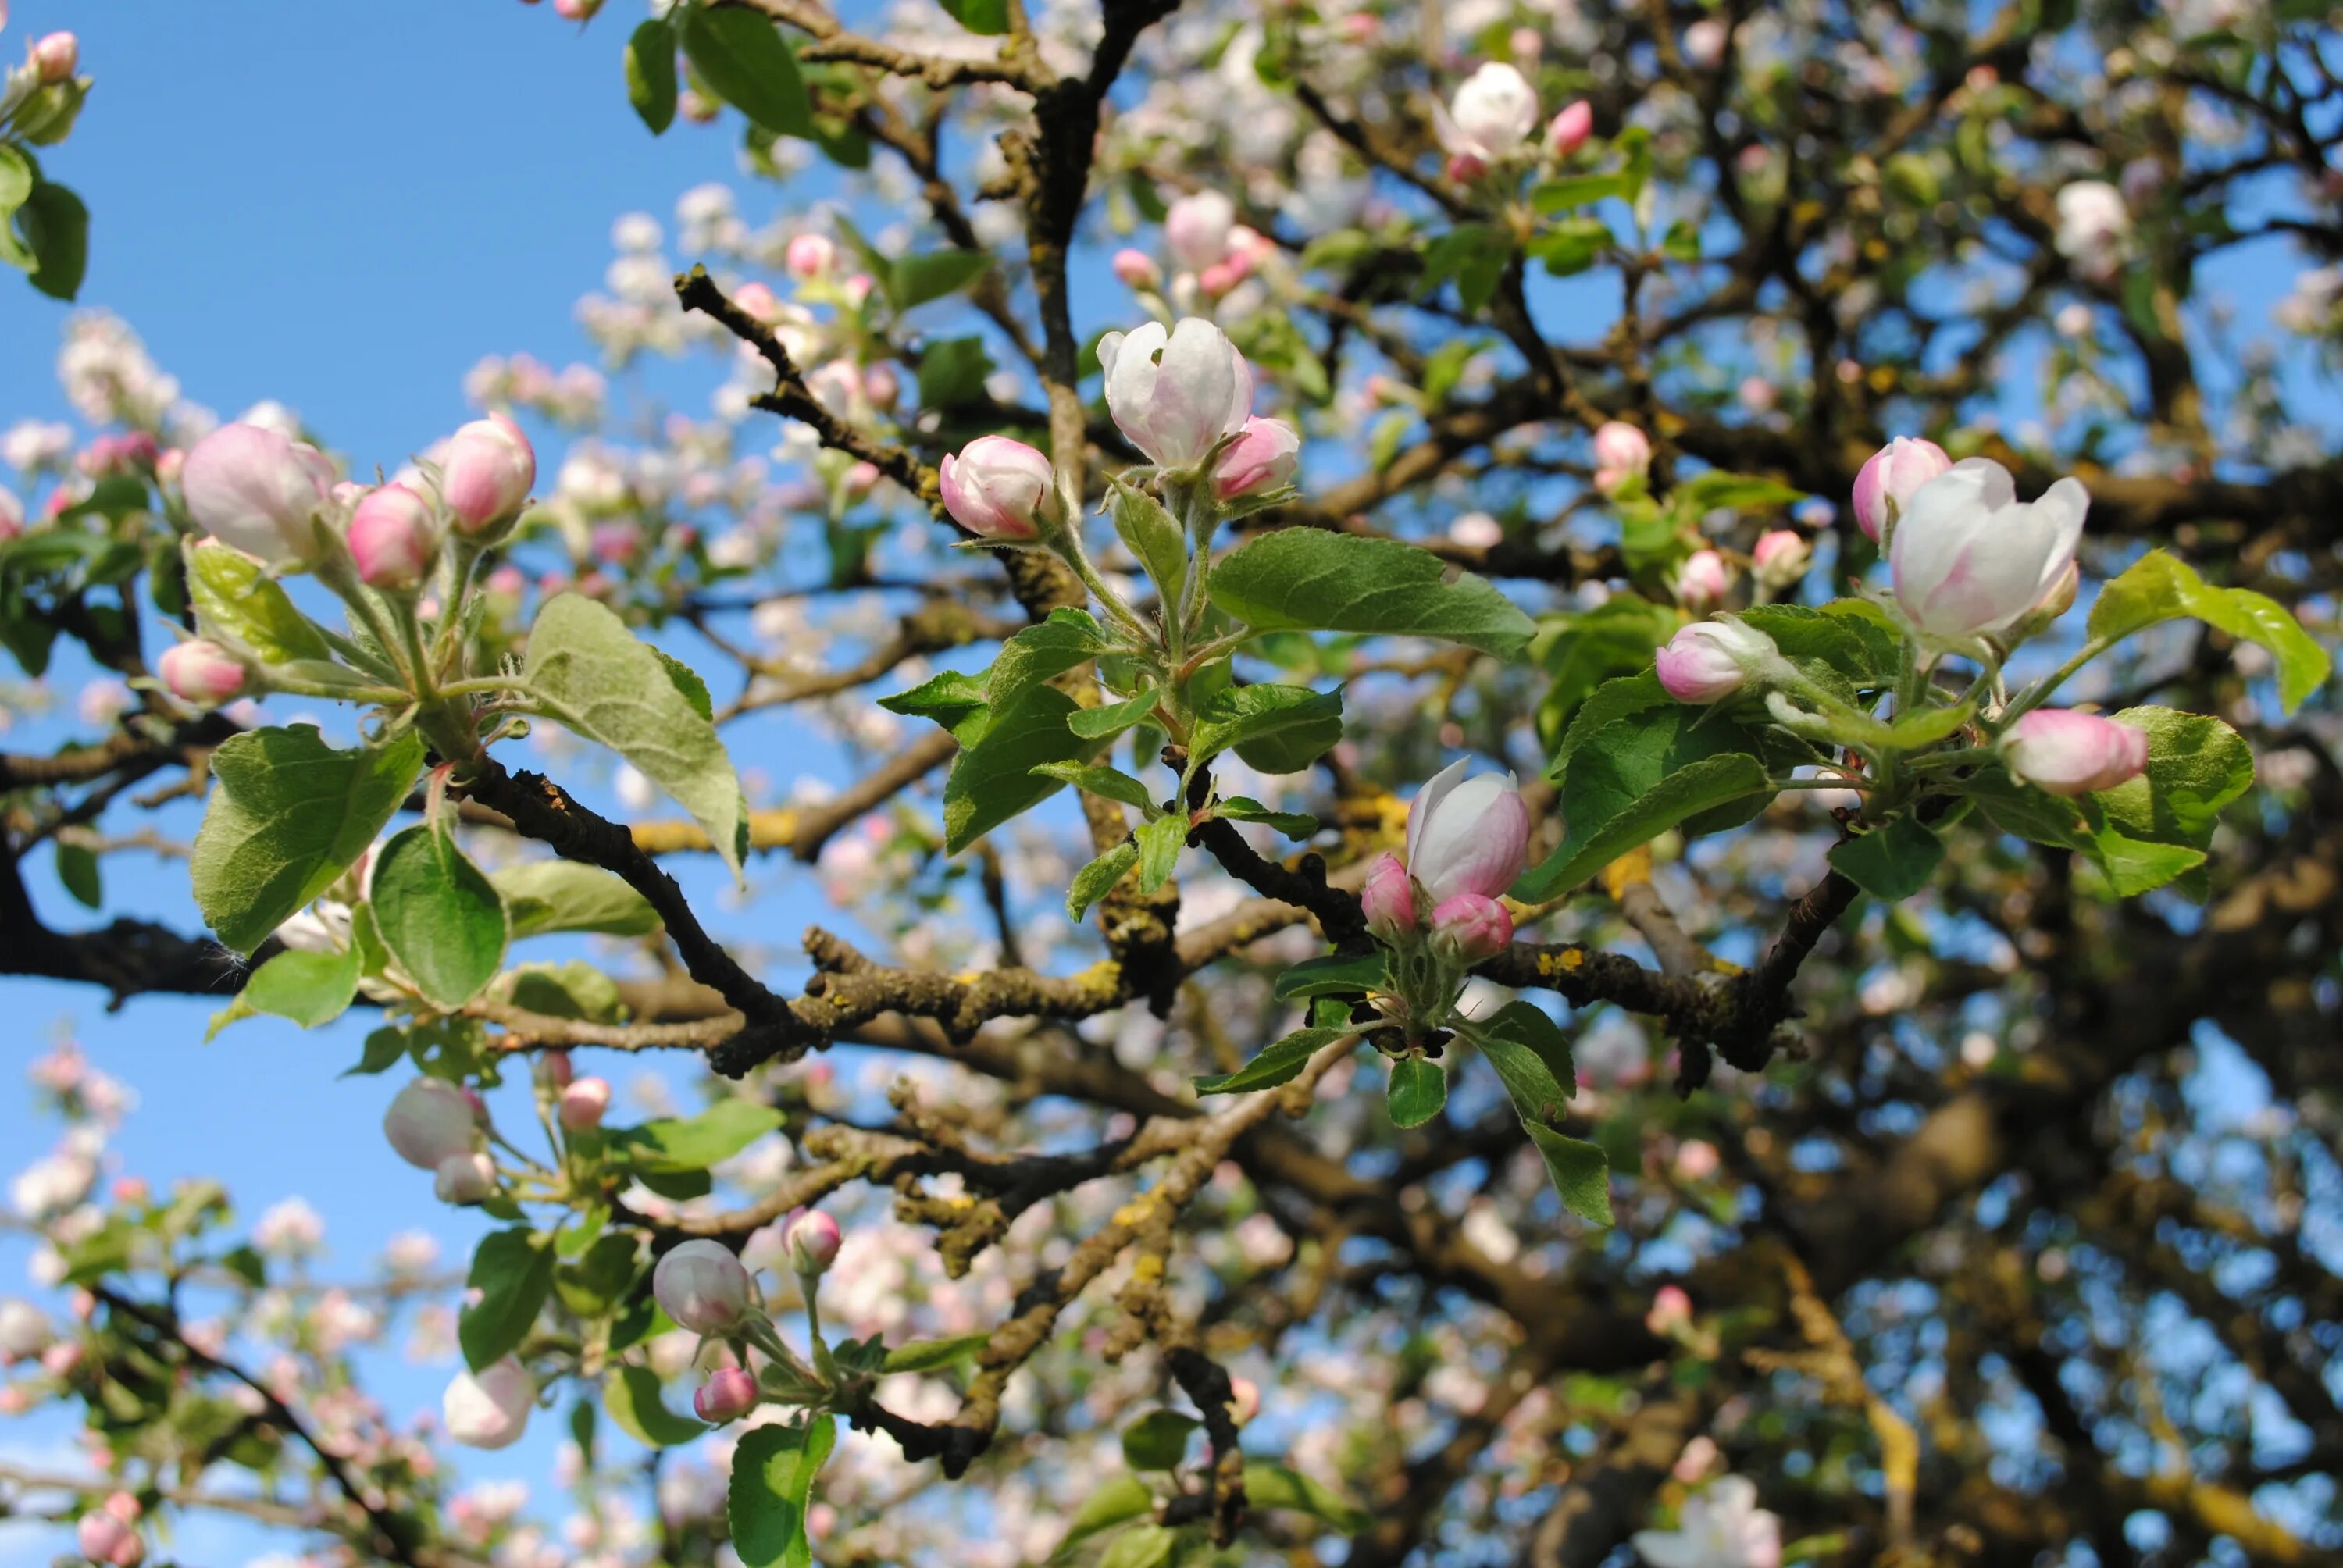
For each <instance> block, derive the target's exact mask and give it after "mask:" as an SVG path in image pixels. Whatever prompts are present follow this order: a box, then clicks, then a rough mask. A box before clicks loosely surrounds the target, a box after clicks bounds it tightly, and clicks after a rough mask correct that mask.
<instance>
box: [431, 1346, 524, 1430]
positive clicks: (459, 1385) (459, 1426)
mask: <svg viewBox="0 0 2343 1568" xmlns="http://www.w3.org/2000/svg"><path fill="white" fill-rule="evenodd" d="M536 1408H537V1382H536V1380H534V1379H533V1378H531V1377H530V1376H529V1375H528V1368H526V1367H524V1366H522V1365H521V1364H520V1362H518V1361H517V1360H515V1359H514V1358H513V1357H511V1356H507V1357H505V1358H504V1359H503V1360H502V1361H499V1362H493V1363H491V1364H490V1365H488V1366H487V1367H484V1368H482V1369H481V1370H480V1371H479V1372H458V1373H457V1374H456V1378H455V1381H454V1382H450V1383H449V1384H448V1385H447V1392H446V1393H445V1394H443V1395H442V1396H441V1397H440V1401H439V1416H440V1420H441V1421H442V1422H445V1423H446V1425H447V1435H448V1436H449V1437H451V1438H453V1439H455V1440H456V1441H457V1442H460V1443H462V1444H464V1445H465V1446H466V1447H468V1448H508V1447H510V1446H511V1445H512V1444H513V1443H515V1442H518V1441H520V1435H521V1433H523V1432H527V1431H528V1417H529V1412H531V1411H532V1410H534V1409H536Z"/></svg>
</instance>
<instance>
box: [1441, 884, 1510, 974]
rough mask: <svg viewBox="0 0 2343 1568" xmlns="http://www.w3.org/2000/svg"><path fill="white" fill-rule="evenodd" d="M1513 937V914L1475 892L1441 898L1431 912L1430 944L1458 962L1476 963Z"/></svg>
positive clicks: (1501, 949)
mask: <svg viewBox="0 0 2343 1568" xmlns="http://www.w3.org/2000/svg"><path fill="white" fill-rule="evenodd" d="M1432 940H1433V946H1434V947H1435V948H1437V949H1439V950H1441V951H1443V952H1444V953H1447V954H1448V955H1449V956H1450V957H1451V958H1453V960H1455V961H1457V962H1459V963H1466V964H1477V963H1479V962H1480V961H1481V960H1483V959H1489V958H1494V957H1495V956H1496V955H1497V954H1499V953H1501V952H1503V951H1504V950H1505V948H1506V946H1507V944H1509V943H1511V942H1512V941H1513V916H1512V915H1511V914H1509V913H1507V912H1506V910H1505V906H1504V905H1503V904H1501V903H1499V902H1498V901H1497V900H1494V899H1492V898H1485V897H1483V895H1481V894H1479V893H1458V894H1456V895H1455V896H1454V897H1453V898H1448V899H1443V900H1441V902H1440V904H1439V905H1438V906H1437V907H1436V908H1434V909H1433V911H1432Z"/></svg>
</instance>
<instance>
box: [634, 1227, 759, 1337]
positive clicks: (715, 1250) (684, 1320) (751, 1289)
mask: <svg viewBox="0 0 2343 1568" xmlns="http://www.w3.org/2000/svg"><path fill="white" fill-rule="evenodd" d="M755 1292H756V1287H755V1286H754V1285H753V1284H751V1283H750V1282H749V1271H748V1270H747V1269H744V1268H742V1267H741V1266H740V1260H739V1258H737V1257H735V1256H734V1255H733V1253H732V1251H731V1249H729V1247H726V1246H725V1245H724V1244H723V1243H722V1242H720V1241H686V1242H684V1243H682V1244H681V1245H679V1246H678V1247H675V1248H674V1249H672V1250H670V1251H669V1252H668V1254H667V1255H666V1256H665V1257H663V1258H661V1259H660V1260H659V1266H658V1267H657V1268H656V1269H654V1270H653V1271H651V1293H652V1294H653V1295H654V1296H657V1297H658V1298H659V1305H660V1306H662V1307H665V1308H666V1309H667V1315H668V1316H669V1317H671V1318H673V1319H674V1320H675V1321H676V1322H678V1323H680V1324H681V1325H682V1326H683V1327H685V1328H687V1329H689V1330H691V1331H692V1332H694V1333H700V1334H723V1333H729V1332H732V1331H733V1330H734V1329H737V1328H739V1326H740V1322H741V1320H742V1319H743V1318H745V1317H747V1316H748V1314H749V1309H750V1307H751V1306H752V1305H753V1304H754V1301H755Z"/></svg>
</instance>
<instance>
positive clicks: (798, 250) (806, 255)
mask: <svg viewBox="0 0 2343 1568" xmlns="http://www.w3.org/2000/svg"><path fill="white" fill-rule="evenodd" d="M837 263H838V246H836V245H835V244H834V243H832V242H831V240H830V236H828V235H824V234H801V235H799V236H797V237H796V238H795V239H793V240H791V241H789V249H788V250H786V251H785V252H783V253H782V256H781V265H782V266H785V267H787V268H788V269H789V276H791V277H801V278H808V279H811V278H816V277H827V276H830V268H831V267H832V266H836V265H837Z"/></svg>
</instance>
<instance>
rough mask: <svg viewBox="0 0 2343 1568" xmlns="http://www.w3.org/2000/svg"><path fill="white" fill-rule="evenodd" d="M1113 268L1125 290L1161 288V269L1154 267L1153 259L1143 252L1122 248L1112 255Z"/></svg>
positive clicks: (1127, 247) (1128, 247) (1126, 247)
mask: <svg viewBox="0 0 2343 1568" xmlns="http://www.w3.org/2000/svg"><path fill="white" fill-rule="evenodd" d="M1113 266H1114V275H1115V276H1117V277H1119V278H1121V280H1122V283H1123V286H1125V287H1127V288H1161V287H1162V286H1163V269H1162V268H1161V267H1160V266H1156V265H1155V258H1154V257H1153V256H1150V255H1148V254H1147V253H1146V252H1145V251H1143V250H1133V249H1131V247H1130V246H1124V247H1123V248H1122V249H1121V250H1118V251H1116V252H1115V253H1114V262H1113Z"/></svg>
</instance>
